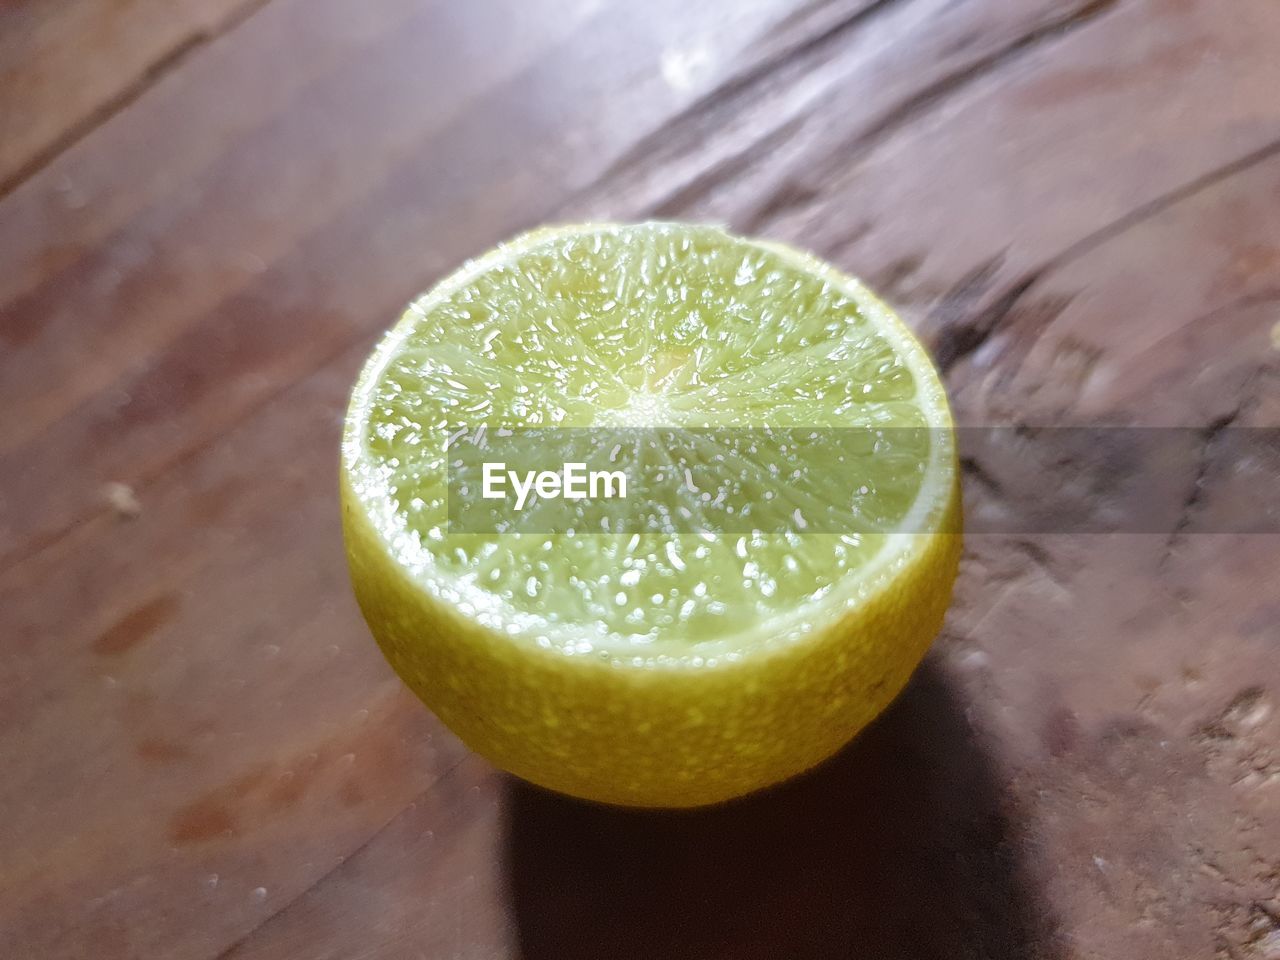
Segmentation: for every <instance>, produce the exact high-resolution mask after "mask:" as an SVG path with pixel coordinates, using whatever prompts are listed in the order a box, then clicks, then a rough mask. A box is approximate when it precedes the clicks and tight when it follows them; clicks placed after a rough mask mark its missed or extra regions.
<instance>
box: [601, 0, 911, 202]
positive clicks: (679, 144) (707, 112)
mask: <svg viewBox="0 0 1280 960" xmlns="http://www.w3.org/2000/svg"><path fill="white" fill-rule="evenodd" d="M908 2H910V0H876V2H874V3H871V4H869V5H867V6H865V7H861V8H858V9H856V10H854V11H853V12H852V13H850V14H848V15H846V16H844V17H842V18H841V19H840V20H838V21H836V22H835V23H833V24H831V25H830V26H828V27H826V28H825V29H823V30H822V31H821V32H819V33H816V34H813V35H811V36H807V37H802V38H801V39H800V40H799V41H798V42H797V43H795V44H794V45H792V46H789V47H785V48H783V49H782V50H780V51H778V52H777V53H775V54H774V55H772V56H768V57H765V58H763V59H761V60H760V61H759V62H757V63H755V64H753V65H752V66H750V67H748V68H747V69H746V70H745V71H744V72H742V73H740V74H738V75H736V76H733V77H731V78H730V79H728V80H727V81H725V82H724V83H721V84H720V85H718V86H716V87H715V88H713V89H712V90H710V91H708V92H707V93H705V94H703V95H702V96H701V97H699V98H698V99H696V100H695V101H694V102H693V103H691V104H690V105H689V106H687V107H686V108H684V109H683V110H681V111H680V112H679V113H677V114H676V115H675V116H673V117H672V118H671V119H670V120H668V121H667V122H666V123H664V124H662V126H661V127H659V128H658V129H656V130H654V131H653V132H652V133H649V134H647V135H646V136H644V137H642V138H641V139H640V140H639V141H637V142H636V143H635V144H634V145H633V146H632V147H631V148H630V149H628V150H627V151H626V152H625V153H624V154H623V155H622V156H621V157H619V158H618V159H617V160H615V161H614V162H613V163H611V164H610V165H609V166H608V167H606V168H605V170H604V172H603V173H601V174H600V175H599V176H598V177H596V178H595V179H594V180H593V181H592V183H591V184H590V185H588V186H587V187H586V188H585V189H584V190H582V191H580V193H581V194H588V193H590V192H591V191H592V190H593V189H594V188H597V187H599V186H601V185H603V184H606V183H610V182H613V181H615V180H617V179H620V178H624V177H626V176H628V175H630V174H632V173H634V172H636V171H638V170H642V169H644V168H645V167H646V166H647V165H649V164H650V163H651V162H652V161H653V160H654V158H656V157H661V156H667V155H672V154H678V153H679V152H681V151H682V150H684V149H686V148H697V147H699V146H701V144H702V142H703V140H704V135H703V132H702V131H703V130H704V128H705V127H706V126H707V125H708V124H709V123H710V122H711V121H712V120H713V118H715V117H716V116H717V115H719V114H721V113H722V112H723V111H724V110H725V109H727V108H731V106H732V104H734V103H736V102H737V101H739V100H742V99H749V98H750V97H751V95H752V94H753V92H754V91H755V90H756V88H757V87H758V86H759V85H760V84H762V83H764V82H767V81H769V80H770V79H772V78H773V77H774V76H775V74H777V73H778V72H779V71H780V70H782V69H784V68H787V67H798V66H800V65H802V64H803V63H805V62H807V61H813V60H817V59H820V58H822V57H823V56H824V55H825V54H827V53H828V52H829V51H830V50H831V49H832V48H833V47H836V46H839V45H840V43H842V42H843V40H844V38H845V37H847V36H848V35H849V34H851V33H853V32H855V31H856V30H858V29H859V28H860V27H862V26H864V25H865V24H866V23H867V22H868V21H870V20H872V19H874V18H876V17H877V16H878V15H880V14H882V13H884V12H886V11H887V10H888V9H889V8H890V7H895V6H898V5H900V4H903V3H908ZM766 136H768V135H766ZM748 149H749V148H748Z"/></svg>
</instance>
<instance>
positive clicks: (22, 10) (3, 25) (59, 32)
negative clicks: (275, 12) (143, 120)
mask: <svg viewBox="0 0 1280 960" xmlns="http://www.w3.org/2000/svg"><path fill="white" fill-rule="evenodd" d="M263 2H265V0H215V2H212V3H210V2H192V0H182V2H179V3H174V2H173V0H167V2H166V0H109V2H106V3H102V2H98V3H62V2H56V3H37V2H34V0H17V2H13V3H8V4H6V5H5V7H4V9H3V10H2V11H0V130H3V131H4V136H3V138H2V139H0V196H4V195H5V194H7V193H8V192H9V191H10V190H11V189H12V188H13V187H14V186H16V185H17V184H19V183H21V182H22V181H23V180H25V179H26V178H27V177H28V176H29V175H31V174H32V173H33V172H35V171H36V170H38V169H39V168H40V167H41V166H43V165H44V164H45V163H47V162H48V161H49V160H50V159H52V158H53V157H55V156H57V154H59V153H61V152H62V151H63V150H65V149H66V148H67V147H68V146H69V145H70V144H72V143H74V142H75V141H76V140H78V139H79V138H80V137H81V136H83V135H84V134H85V133H87V132H88V131H90V130H92V129H94V128H95V127H97V126H98V125H99V124H100V123H102V122H103V121H104V120H105V119H107V118H109V117H110V116H111V115H112V114H113V113H115V112H116V111H118V110H119V109H121V108H122V107H123V106H124V105H126V104H128V103H129V102H130V101H131V100H132V99H134V98H135V97H137V96H139V95H141V94H142V93H143V92H145V91H146V89H147V88H148V87H150V86H151V85H152V84H153V83H154V82H155V81H156V80H157V79H158V78H160V77H161V76H162V75H163V74H165V73H167V72H169V71H170V70H172V69H174V68H175V67H177V66H178V65H179V64H181V62H182V61H183V60H185V59H186V58H187V57H188V56H189V55H190V54H191V53H192V52H193V51H195V50H197V49H198V48H199V47H201V46H202V45H204V44H207V43H209V42H210V41H212V40H213V39H215V38H216V37H217V36H219V35H220V34H223V33H226V32H227V31H229V30H233V29H234V28H235V27H236V26H237V25H238V24H239V23H240V22H241V21H243V20H244V19H245V18H246V17H248V16H250V15H251V14H252V13H253V12H254V11H255V10H257V9H258V7H260V6H262V3H263ZM68 192H71V191H68ZM72 202H76V201H75V200H74V198H73V200H72Z"/></svg>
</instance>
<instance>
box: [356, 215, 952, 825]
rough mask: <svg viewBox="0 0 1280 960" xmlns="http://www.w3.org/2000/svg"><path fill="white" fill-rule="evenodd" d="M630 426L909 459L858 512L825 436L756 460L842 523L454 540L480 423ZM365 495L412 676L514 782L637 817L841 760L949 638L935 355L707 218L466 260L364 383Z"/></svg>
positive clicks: (816, 276) (797, 263) (948, 539)
mask: <svg viewBox="0 0 1280 960" xmlns="http://www.w3.org/2000/svg"><path fill="white" fill-rule="evenodd" d="M609 425H614V426H616V425H622V426H625V427H627V428H631V429H645V428H649V427H653V428H659V427H681V428H699V429H711V430H715V429H723V430H740V431H750V430H753V429H762V428H796V427H805V428H810V427H812V428H814V430H815V431H822V430H842V429H847V428H858V429H865V430H868V431H873V432H875V433H876V434H877V435H879V434H880V432H882V431H892V430H895V429H901V428H910V429H909V431H908V433H907V434H902V435H908V434H909V435H910V436H911V437H912V442H910V443H899V444H898V445H897V446H895V447H893V449H892V455H887V456H883V457H879V456H877V457H872V458H871V459H869V460H868V461H865V462H864V463H863V464H862V466H861V469H862V470H863V471H864V472H865V473H866V476H865V478H862V479H864V480H865V482H863V483H861V484H860V485H859V486H858V490H860V491H862V493H863V494H865V497H863V498H862V499H860V500H859V501H858V502H852V501H850V499H849V495H848V488H847V484H843V483H831V484H824V483H823V482H822V478H823V477H828V478H833V479H834V478H835V477H836V476H837V474H838V471H840V470H842V469H843V468H842V466H841V464H840V463H838V462H837V460H836V458H835V455H834V454H833V453H831V452H830V450H829V449H828V445H825V444H823V443H821V442H817V443H811V444H808V445H807V446H804V447H795V446H786V445H783V446H774V447H772V448H768V449H766V450H763V451H762V449H761V447H760V445H759V444H746V445H739V446H738V447H736V448H735V449H734V450H733V451H732V454H733V456H734V457H735V458H736V459H735V460H734V463H735V469H736V470H737V471H738V476H739V477H745V478H746V479H747V480H748V481H751V482H754V480H755V479H756V475H757V474H758V479H759V483H758V484H757V485H756V486H753V487H750V489H753V490H754V489H765V488H768V489H769V490H770V491H774V490H776V491H777V492H778V495H779V496H782V497H793V498H795V500H796V502H797V503H798V504H800V505H801V506H803V508H804V509H811V510H813V511H817V512H818V513H820V514H821V515H822V516H823V517H824V518H825V521H826V522H824V524H823V525H822V527H821V529H808V530H806V529H804V528H803V523H802V522H801V523H800V524H799V525H798V527H797V528H796V529H791V530H784V531H779V530H769V531H759V530H752V529H750V528H749V524H745V525H744V526H743V528H742V529H740V530H726V529H723V524H721V528H719V529H717V530H716V531H715V532H710V533H709V532H707V530H705V529H704V530H701V531H696V530H695V529H694V527H693V526H690V527H689V528H688V529H685V528H679V529H674V528H668V529H645V530H640V531H635V530H630V531H620V532H616V533H600V532H591V533H569V532H564V531H563V530H559V529H556V530H554V531H553V530H551V528H549V527H546V526H539V525H538V521H537V519H536V518H537V516H538V514H537V511H530V512H529V513H528V514H517V513H513V514H512V520H511V524H510V525H509V526H508V527H507V528H505V530H504V531H503V532H497V531H494V530H466V531H459V530H458V529H456V528H455V527H453V526H451V525H450V513H449V500H450V497H451V496H453V497H454V498H457V497H459V496H460V495H461V494H460V492H459V489H458V488H457V487H456V485H455V486H454V487H453V488H451V487H450V477H449V449H448V446H449V442H450V438H451V437H455V436H456V435H457V432H458V430H459V429H461V428H474V427H477V426H483V427H484V428H487V429H489V430H491V431H502V430H507V431H511V430H519V429H524V428H528V427H531V426H534V427H540V428H547V429H565V430H570V429H580V428H597V427H601V426H609ZM815 436H820V434H815ZM702 449H703V448H702V447H695V448H693V449H692V451H682V453H681V456H682V458H684V459H683V461H682V464H680V466H683V468H684V469H683V470H673V472H672V476H673V478H676V479H678V478H679V477H681V475H682V474H683V475H684V476H685V478H686V479H687V477H688V476H689V474H687V473H686V472H685V471H687V470H688V468H689V463H688V461H689V459H690V458H692V459H693V460H695V461H696V460H697V458H698V456H699V455H700V454H699V450H702ZM703 455H704V456H705V457H706V459H707V460H710V459H713V458H719V462H721V463H723V460H724V455H723V451H720V452H714V453H713V452H706V453H705V454H703ZM824 458H829V462H828V460H827V459H824ZM791 461H795V462H794V463H793V462H791ZM801 461H802V462H801ZM674 466H677V465H674V464H673V467H674ZM693 466H695V467H696V466H699V464H698V463H696V462H695V463H694V464H693ZM793 466H794V467H795V468H796V469H795V470H794V471H791V470H790V468H791V467H793ZM780 467H781V468H783V469H782V470H780V469H779V468H780ZM791 476H795V477H801V476H803V477H804V478H807V479H806V480H805V481H804V483H803V484H800V482H799V481H796V483H789V482H788V478H789V477H791ZM815 478H816V479H815ZM800 486H803V489H800ZM341 488H342V503H343V525H344V533H345V537H346V544H347V552H348V558H349V561H350V567H351V574H352V580H353V584H354V587H355V592H356V596H357V599H358V601H359V603H360V607H361V609H362V611H363V613H364V616H365V618H366V620H367V621H368V624H369V627H370V629H371V630H372V632H373V635H374V637H375V638H376V639H377V641H378V643H379V645H380V646H381V648H382V651H383V653H384V654H385V655H386V657H387V659H388V661H389V662H390V663H391V665H392V667H393V668H394V669H395V670H396V672H397V673H398V674H399V675H400V676H401V677H402V678H403V679H404V681H405V682H406V683H407V684H408V685H409V687H411V688H412V689H413V690H414V692H415V693H417V694H418V696H419V697H421V699H422V700H423V701H424V702H425V703H426V704H427V705H428V706H429V707H430V708H431V709H432V710H433V711H435V712H436V714H437V715H438V716H439V717H440V718H441V719H442V720H443V721H444V723H445V724H447V725H448V726H449V727H450V729H452V730H453V731H454V732H455V733H456V734H457V735H458V736H459V737H461V738H462V740H463V741H465V742H466V744H467V745H468V746H469V747H471V748H472V749H473V750H475V751H476V752H478V753H480V754H482V755H483V756H485V757H486V758H488V759H489V760H490V761H492V762H493V763H495V764H497V765H498V766H500V767H502V768H503V769H505V770H508V771H510V772H511V773H514V774H516V775H517V776H520V777H523V778H525V779H527V780H530V781H532V782H534V783H537V784H540V785H542V786H545V787H548V788H551V789H554V790H558V791H562V792H564V793H568V794H573V795H576V796H579V797H584V798H587V799H592V800H598V801H604V802H609V803H618V804H627V805H638V806H676V807H685V806H697V805H702V804H708V803H714V802H718V801H722V800H726V799H729V798H731V797H735V796H738V795H741V794H744V793H748V792H750V791H753V790H756V789H759V788H761V787H764V786H767V785H769V784H773V783H776V782H778V781H780V780H783V779H785V778H787V777H789V776H792V775H794V774H796V773H799V772H800V771H803V770H805V769H807V768H809V767H811V766H813V765H815V764H817V763H818V762H820V761H821V760H823V759H824V758H826V757H828V756H829V755H831V754H832V753H834V752H835V751H836V750H838V749H839V748H840V747H841V746H842V745H844V744H845V743H846V742H848V741H849V740H850V739H851V738H852V737H853V736H854V735H855V734H856V733H857V732H858V730H860V729H861V728H862V727H863V726H865V725H866V724H867V723H868V722H869V721H870V720H871V719H872V718H874V717H875V716H876V715H877V714H878V713H879V712H880V711H881V710H882V709H883V708H884V707H885V706H886V705H887V704H888V703H889V702H890V701H891V700H892V699H893V698H894V696H895V695H896V694H897V693H898V692H899V691H900V690H901V689H902V687H903V686H904V685H905V683H906V681H907V679H908V678H909V676H910V674H911V672H912V670H913V669H914V668H915V667H916V665H917V664H918V663H919V661H920V659H921V658H922V656H923V655H924V653H925V651H926V649H927V648H928V646H929V644H930V643H931V642H932V640H933V638H934V636H935V635H936V634H937V632H938V630H939V627H940V625H941V622H942V617H943V614H944V612H945V610H946V608H947V605H948V603H949V602H950V596H951V589H952V584H953V581H954V579H955V574H956V566H957V562H958V557H959V552H960V537H959V536H958V535H957V534H958V530H959V499H958V484H957V467H956V453H955V441H954V435H953V433H952V423H951V415H950V411H949V409H948V406H947V401H946V396H945V393H944V390H943V387H942V384H941V382H940V380H939V377H938V374H937V371H936V370H935V369H934V367H933V365H932V363H931V362H930V360H929V358H928V355H927V354H926V352H925V350H924V349H923V347H921V345H920V344H919V343H918V342H917V341H916V339H915V338H914V337H913V336H912V335H911V333H910V332H909V331H908V330H907V328H906V327H905V326H904V325H903V324H902V322H901V321H900V320H899V319H898V318H897V317H896V316H895V315H894V314H893V313H892V312H891V311H890V310H889V309H888V308H886V307H885V306H884V305H883V304H882V303H881V302H880V301H879V300H877V299H876V298H875V297H874V296H873V295H872V294H871V293H870V292H869V291H868V290H867V289H866V288H865V287H864V286H863V285H862V284H861V283H859V282H858V281H857V280H854V279H852V278H850V277H848V276H845V275H843V274H841V273H840V272H838V271H837V270H835V269H834V268H832V267H831V266H829V265H828V264H825V263H823V262H822V261H820V260H818V259H816V258H814V257H812V256H809V255H807V254H804V253H802V252H799V251H797V250H794V249H791V248H789V247H786V246H783V245H781V244H777V243H772V242H766V241H759V240H749V239H743V238H740V237H736V236H733V235H731V234H729V233H726V232H724V231H723V230H720V229H717V228H714V227H705V226H691V225H683V224H672V223H646V224H638V225H613V224H600V225H584V226H569V227H556V228H548V229H542V230H538V231H535V232H532V233H529V234H526V235H525V236H522V237H520V238H518V239H516V240H514V241H512V242H510V243H507V244H504V245H502V246H499V247H498V248H496V249H495V250H493V251H491V252H490V253H488V254H487V255H485V256H483V257H481V258H479V259H477V260H475V261H472V262H470V263H468V264H466V265H464V266H463V267H462V268H461V269H460V270H458V271H457V272H456V273H454V274H453V275H452V276H450V277H448V278H447V279H445V280H444V281H443V282H441V283H440V284H439V285H438V286H437V287H436V288H435V289H433V290H432V291H431V292H429V293H427V294H425V295H424V296H423V297H421V298H420V299H418V300H417V301H415V302H414V303H413V304H411V305H410V307H409V308H408V310H407V311H406V312H405V314H404V316H403V317H402V319H401V320H400V322H399V323H398V324H397V325H396V326H395V327H394V328H393V329H392V330H391V331H390V332H389V333H388V334H387V335H386V337H385V338H384V339H383V340H382V341H381V342H380V344H379V345H378V346H377V348H376V349H375V351H374V353H373V355H372V356H371V357H370V359H369V361H368V363H367V364H366V366H365V368H364V370H363V372H362V373H361V375H360V377H359V380H358V382H357V384H356V386H355V389H354V392H353V394H352V398H351V405H350V409H349V412H348V414H347V419H346V424H345V430H344V435H343V442H342V464H341ZM472 492H474V491H472ZM706 492H707V491H703V493H706ZM767 495H768V496H772V492H770V493H769V494H767ZM717 499H721V498H717ZM702 501H703V502H708V503H709V502H711V501H708V500H707V499H706V498H702ZM690 504H691V506H690V507H689V509H687V510H686V511H685V512H686V513H693V514H697V513H698V511H699V509H700V508H699V499H698V498H694V499H692V500H691V501H690ZM801 506H797V507H796V516H797V518H798V519H799V517H800V510H801ZM556 509H557V510H558V511H560V512H559V513H557V514H556V516H558V517H564V516H565V515H566V514H565V511H569V514H568V515H570V516H572V515H573V514H572V511H574V510H575V509H578V507H577V506H575V504H573V503H565V502H561V503H559V504H557V505H556ZM580 509H581V510H583V511H587V510H589V509H590V507H589V505H586V504H583V505H581V507H580ZM709 509H710V508H709V507H708V508H707V510H709ZM869 516H870V521H869V520H868V517H869ZM843 517H847V518H848V520H849V524H848V529H842V528H841V526H840V521H841V518H843ZM690 519H691V521H692V522H694V525H696V521H697V520H698V519H699V518H698V517H697V516H692V517H691V518H690ZM543 521H544V522H545V515H544V516H543Z"/></svg>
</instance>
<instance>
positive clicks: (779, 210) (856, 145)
mask: <svg viewBox="0 0 1280 960" xmlns="http://www.w3.org/2000/svg"><path fill="white" fill-rule="evenodd" d="M1120 3H1121V0H1087V2H1086V3H1084V4H1082V5H1081V6H1079V7H1077V8H1076V9H1074V10H1071V11H1069V12H1067V13H1066V14H1064V15H1062V16H1059V17H1055V18H1054V19H1052V20H1050V21H1048V22H1047V23H1044V24H1041V25H1040V26H1038V27H1036V28H1034V29H1033V30H1030V31H1028V32H1027V33H1024V34H1022V35H1021V36H1020V37H1018V38H1016V39H1014V40H1012V41H1010V42H1009V43H1007V44H1005V45H1004V46H1003V47H1001V48H999V49H998V50H994V51H992V52H991V53H989V54H987V55H986V56H983V57H979V58H978V59H977V60H974V61H973V62H972V63H970V64H968V65H966V66H964V67H962V68H960V69H958V70H955V71H953V72H951V73H949V74H946V75H945V76H943V77H940V78H939V79H938V80H936V81H934V82H933V83H931V84H929V85H928V86H926V87H924V88H923V89H922V90H919V91H917V92H916V93H914V94H912V95H911V96H909V97H907V98H905V99H904V100H902V101H900V102H899V103H896V104H894V105H893V106H891V107H890V108H888V109H887V110H886V111H885V112H884V113H883V114H881V116H880V117H879V118H878V119H877V120H875V121H873V122H872V123H871V124H870V125H869V126H867V127H866V128H864V129H863V130H861V131H859V132H858V133H856V134H855V135H853V136H851V137H849V138H847V139H845V140H843V141H841V142H840V143H838V144H837V145H836V147H835V148H834V149H833V150H831V151H830V152H829V154H828V162H827V164H826V165H825V166H824V168H823V169H821V170H820V171H819V173H818V175H817V177H818V179H825V178H826V177H827V176H829V175H831V174H832V173H834V172H835V170H836V169H837V168H847V167H848V166H850V165H851V164H852V162H853V161H855V160H856V159H858V158H859V157H862V156H865V155H866V154H867V153H869V152H871V151H872V150H874V149H875V148H876V147H877V146H878V145H879V144H880V143H882V142H883V141H884V140H886V139H887V138H888V137H890V136H892V135H893V134H894V133H895V132H897V131H898V130H901V129H902V128H903V127H905V126H907V125H908V124H909V123H911V122H912V121H913V120H916V119H918V118H919V117H921V116H923V115H925V114H927V113H930V112H932V111H933V110H934V109H935V108H936V107H937V106H938V105H939V104H941V103H943V102H944V101H946V100H949V99H951V98H953V97H954V96H956V95H957V94H958V93H960V92H962V91H964V90H966V89H968V88H969V87H971V86H972V85H973V84H975V83H977V82H979V81H981V80H984V79H987V78H988V77H990V76H991V75H992V74H994V73H997V72H999V71H1000V70H1001V69H1002V68H1004V67H1006V66H1008V65H1009V64H1010V63H1013V62H1015V61H1017V60H1019V59H1021V58H1022V57H1024V56H1026V55H1027V54H1029V53H1031V52H1032V51H1034V50H1035V49H1037V48H1039V47H1040V46H1042V45H1043V44H1045V43H1047V42H1051V41H1054V40H1060V39H1062V38H1063V37H1065V36H1067V35H1068V34H1070V33H1073V32H1074V31H1076V30H1078V29H1080V28H1081V27H1084V26H1086V25H1088V24H1090V23H1092V22H1093V21H1095V20H1097V19H1098V18H1100V17H1102V16H1104V15H1106V14H1107V13H1109V12H1111V11H1112V10H1113V9H1114V8H1115V7H1117V6H1119V4H1120ZM820 166H821V165H820ZM781 189H782V190H784V191H787V192H788V193H789V194H790V195H791V196H792V197H799V196H803V195H802V194H800V193H798V192H797V191H795V190H794V189H791V188H790V187H789V186H788V185H787V184H785V183H784V184H783V187H782V188H781ZM817 199H820V191H815V192H814V195H813V196H810V197H808V198H807V200H806V203H808V202H812V201H814V200H817ZM800 206H801V205H798V204H795V203H791V202H788V201H787V199H786V198H779V197H777V196H774V195H769V196H766V197H765V199H764V201H763V202H762V203H760V204H759V205H758V206H757V208H756V210H755V212H753V213H752V214H750V215H748V216H747V217H746V218H745V220H744V226H743V229H744V230H745V231H746V232H748V233H756V232H760V231H762V230H764V229H765V228H766V227H767V226H768V224H770V223H772V222H774V221H776V220H777V219H778V218H779V217H781V216H782V215H784V214H786V213H790V212H792V211H793V210H795V209H799V208H800Z"/></svg>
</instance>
